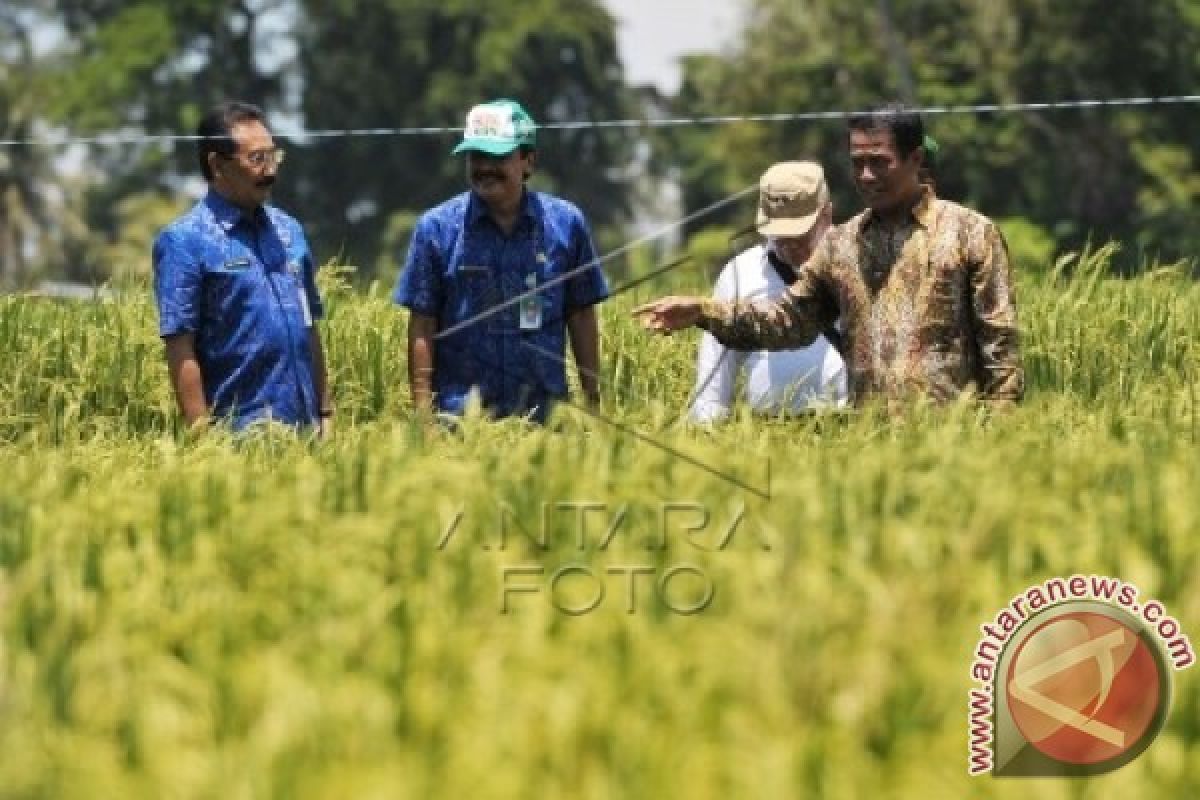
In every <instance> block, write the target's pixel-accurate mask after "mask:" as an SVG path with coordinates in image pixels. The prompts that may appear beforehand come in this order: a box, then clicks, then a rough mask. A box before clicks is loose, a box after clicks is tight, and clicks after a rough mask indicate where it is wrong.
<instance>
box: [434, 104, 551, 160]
mask: <svg viewBox="0 0 1200 800" xmlns="http://www.w3.org/2000/svg"><path fill="white" fill-rule="evenodd" d="M536 133H537V125H536V124H534V121H533V117H531V116H529V113H528V112H527V111H525V109H523V108H521V104H520V103H518V102H517V101H515V100H493V101H492V102H490V103H483V104H482V105H478V106H475V107H474V108H472V109H471V111H470V113H468V114H467V125H466V127H465V128H464V129H463V140H462V141H461V142H460V143H459V145H458V147H455V148H454V155H458V154H459V153H465V152H467V151H469V150H475V151H478V152H480V153H487V154H488V155H492V156H506V155H508V154H509V153H511V152H512V151H513V150H516V149H517V148H518V147H521V146H522V145H525V146H527V147H534V146H535V145H534V141H535V136H536Z"/></svg>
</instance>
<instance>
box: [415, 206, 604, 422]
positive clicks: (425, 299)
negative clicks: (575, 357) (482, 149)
mask: <svg viewBox="0 0 1200 800" xmlns="http://www.w3.org/2000/svg"><path fill="white" fill-rule="evenodd" d="M596 262H597V259H596V248H595V246H594V245H593V244H592V237H591V233H590V232H589V230H588V225H587V221H586V220H585V219H584V217H583V214H582V212H580V210H579V209H578V208H576V207H575V206H574V205H572V204H571V203H568V202H566V201H565V200H561V199H559V198H557V197H554V196H552V195H548V194H544V193H541V192H533V191H528V190H527V191H526V192H525V195H524V197H523V199H522V201H521V213H520V216H519V217H518V220H517V223H516V226H515V227H514V228H513V231H512V233H511V234H510V235H508V236H506V235H505V234H504V232H503V231H501V230H500V228H499V226H497V225H496V223H495V221H493V220H492V218H491V216H490V215H489V214H488V212H487V208H486V206H485V205H484V203H483V201H481V200H480V199H479V198H478V197H476V196H475V195H474V193H472V192H464V193H463V194H461V195H458V196H457V197H454V198H452V199H450V200H448V201H447V202H445V203H443V204H441V205H440V206H438V207H436V208H434V209H432V210H430V211H428V212H426V213H425V214H424V215H422V216H421V219H420V220H419V221H418V223H417V228H416V231H415V232H414V233H413V238H412V243H411V244H410V246H409V251H408V259H407V261H406V262H405V265H404V268H403V269H402V270H401V272H400V278H399V281H398V282H397V285H396V291H395V295H394V299H395V301H396V303H398V304H400V305H403V306H405V307H407V308H409V309H410V310H412V311H414V312H416V313H418V314H424V315H426V316H430V317H435V318H436V319H437V329H438V332H439V333H438V336H437V338H436V340H435V345H434V374H433V391H434V397H435V401H434V402H435V403H436V405H437V408H438V409H439V410H440V411H445V412H449V413H452V414H458V413H461V412H462V411H463V407H464V404H465V403H466V400H467V397H468V395H469V393H470V392H471V391H472V389H476V390H477V391H478V392H479V396H480V400H481V401H482V402H483V405H484V407H485V408H488V409H489V410H490V411H491V412H493V413H495V414H496V415H498V416H507V415H513V414H519V415H524V414H528V413H530V412H532V416H533V418H534V419H535V420H538V421H544V420H545V418H546V414H547V412H548V411H549V408H550V406H551V405H552V404H553V402H554V400H555V399H557V398H562V397H565V396H566V394H567V375H566V368H565V361H564V358H565V349H566V325H565V319H566V316H567V315H568V314H569V313H571V312H572V311H574V310H576V309H580V308H585V307H587V306H590V305H593V304H595V303H599V302H600V301H602V300H604V299H605V298H606V297H608V285H607V283H606V282H605V280H604V274H603V273H602V272H601V270H600V266H599V264H598V263H596ZM589 265H590V266H589ZM566 275H570V277H569V278H566V279H565V280H561V281H560V282H556V283H552V285H547V284H548V283H550V282H553V281H554V280H555V279H556V278H561V277H562V276H566ZM543 286H544V287H545V288H544V289H543V288H541V287H543ZM531 290H537V294H536V295H535V296H534V300H535V301H538V302H540V313H539V314H537V316H538V317H540V319H537V323H538V324H537V325H536V326H534V325H531V324H529V323H528V321H527V324H526V326H525V328H526V329H522V325H521V323H520V318H521V316H522V308H521V306H522V305H526V306H528V301H526V303H524V304H523V303H521V302H519V301H518V302H511V301H513V300H515V299H516V298H518V297H520V296H521V295H522V294H526V293H528V292H530V291H531ZM505 303H511V304H509V305H507V306H505V307H504V308H503V309H502V310H500V311H498V312H495V313H493V314H491V315H488V316H485V317H483V318H479V315H480V314H482V313H484V312H486V311H487V310H488V309H491V308H494V307H496V306H504V304H505Z"/></svg>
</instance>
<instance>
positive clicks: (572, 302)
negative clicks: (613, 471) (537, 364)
mask: <svg viewBox="0 0 1200 800" xmlns="http://www.w3.org/2000/svg"><path fill="white" fill-rule="evenodd" d="M572 238H573V244H574V247H573V258H572V263H573V264H574V266H575V268H579V267H586V266H588V265H590V268H588V269H584V270H582V271H581V272H580V273H579V274H577V275H575V276H574V277H572V278H571V279H570V280H569V281H567V285H566V292H565V295H566V296H565V304H566V323H567V336H568V338H569V339H570V340H571V352H572V354H574V356H575V366H576V367H577V368H578V370H579V383H580V386H581V387H582V388H583V399H584V401H585V402H586V403H587V404H588V406H589V407H591V408H592V409H598V408H599V406H600V325H599V322H598V321H597V316H596V304H597V303H600V302H602V301H604V300H605V299H606V298H607V297H608V282H607V281H606V280H605V279H604V273H603V272H602V271H601V270H600V259H599V256H598V255H597V254H596V245H595V243H594V242H593V241H592V232H591V230H590V229H589V228H588V224H587V220H585V219H584V217H583V214H582V213H579V212H577V213H576V216H575V220H574V225H573V228H572Z"/></svg>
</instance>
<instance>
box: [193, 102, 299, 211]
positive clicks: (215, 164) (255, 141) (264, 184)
mask: <svg viewBox="0 0 1200 800" xmlns="http://www.w3.org/2000/svg"><path fill="white" fill-rule="evenodd" d="M230 135H231V136H232V137H233V141H234V144H235V146H236V149H235V150H234V153H233V155H232V156H222V155H219V154H217V153H213V154H211V155H210V156H209V160H208V164H209V167H210V168H211V169H212V173H213V181H212V185H213V188H214V189H216V190H217V191H218V192H219V193H220V194H221V195H222V196H223V197H225V199H227V200H228V201H229V202H231V203H233V204H234V205H236V206H239V207H240V208H246V209H253V208H258V207H259V206H261V205H262V204H263V203H265V202H266V201H267V197H268V196H270V194H271V186H272V185H273V184H274V183H275V174H276V172H277V171H278V170H279V161H280V156H281V151H279V150H277V149H276V147H275V140H274V139H272V138H271V132H270V131H268V130H267V128H266V126H265V125H263V124H262V123H261V122H258V121H256V120H251V121H248V122H239V123H238V124H236V125H234V126H233V128H232V129H231V130H230Z"/></svg>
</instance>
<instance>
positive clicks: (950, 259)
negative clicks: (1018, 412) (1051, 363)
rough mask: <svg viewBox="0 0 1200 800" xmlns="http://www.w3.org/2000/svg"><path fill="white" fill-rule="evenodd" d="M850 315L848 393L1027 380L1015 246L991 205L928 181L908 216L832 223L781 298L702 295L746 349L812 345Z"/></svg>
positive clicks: (896, 396)
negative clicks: (985, 207) (944, 191)
mask: <svg viewBox="0 0 1200 800" xmlns="http://www.w3.org/2000/svg"><path fill="white" fill-rule="evenodd" d="M839 319H840V320H841V325H840V327H841V328H842V330H843V331H844V334H845V335H844V347H843V355H844V357H845V361H846V368H847V371H848V375H849V384H850V394H851V397H852V398H853V399H854V401H855V402H856V403H859V404H861V403H862V402H863V401H865V400H867V399H870V398H880V399H883V400H884V401H885V402H887V403H889V404H891V403H893V402H903V401H906V400H911V399H913V398H915V397H918V396H928V397H930V398H932V399H933V400H935V401H938V402H946V401H949V400H952V399H954V398H956V397H958V396H959V395H960V394H962V393H963V392H964V391H967V390H973V391H975V392H977V393H978V394H979V395H980V396H982V397H984V398H986V399H989V400H996V401H1001V402H1016V401H1018V400H1020V399H1021V395H1022V393H1023V391H1024V371H1023V370H1022V368H1021V354H1020V348H1019V345H1018V342H1017V307H1016V301H1015V299H1014V297H1013V286H1012V272H1011V270H1010V268H1009V263H1008V251H1007V248H1006V247H1005V244H1004V239H1003V238H1002V237H1001V234H1000V231H999V230H998V229H997V228H996V226H995V225H994V224H993V223H992V222H991V221H990V220H989V219H988V218H987V217H985V216H983V215H982V214H979V213H976V212H974V211H971V210H970V209H967V208H964V207H962V206H960V205H958V204H957V203H952V202H949V201H947V200H941V199H938V198H937V197H935V196H934V194H933V192H932V190H930V189H929V188H925V189H924V194H923V195H922V197H921V199H920V201H919V202H918V203H917V205H916V206H915V207H914V208H913V211H912V214H911V216H910V217H908V218H907V219H906V220H905V221H904V223H903V224H900V225H899V226H897V227H895V228H892V227H889V226H888V225H887V224H886V223H884V221H883V220H882V219H881V218H880V217H879V216H878V215H877V214H874V213H873V212H871V211H870V210H867V211H864V212H863V213H861V214H859V215H858V216H856V217H854V218H853V219H851V220H849V221H848V222H845V223H844V224H842V225H838V226H836V227H834V228H833V229H832V230H830V232H829V233H828V234H826V236H825V238H824V240H823V241H822V242H821V245H820V246H819V247H818V249H817V251H816V253H814V254H813V257H812V259H810V260H809V262H808V264H806V265H805V267H804V268H803V269H802V270H801V271H800V274H799V277H798V278H797V280H796V282H795V283H794V284H792V286H791V287H790V288H789V289H788V292H787V294H785V295H784V296H783V297H782V298H780V299H779V300H778V301H776V303H775V304H773V305H767V306H754V305H751V304H748V303H737V304H728V303H719V302H717V301H712V300H709V301H705V304H704V308H703V312H702V314H701V321H700V327H702V328H704V329H705V330H708V331H709V332H711V333H712V334H713V335H714V336H715V337H716V338H717V339H718V340H719V341H720V342H721V343H722V344H724V345H726V346H727V347H732V348H734V349H739V350H755V349H761V348H766V349H771V350H781V349H791V348H795V347H802V346H807V345H809V344H811V343H812V341H813V340H814V339H815V338H816V336H817V334H818V333H820V332H821V331H822V330H823V329H825V328H827V327H829V326H830V325H833V324H834V322H835V320H839Z"/></svg>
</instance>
